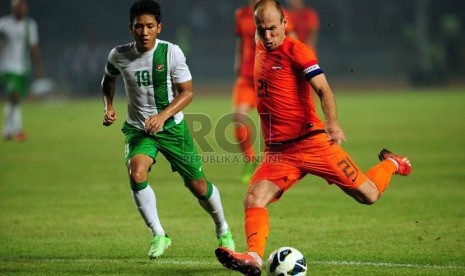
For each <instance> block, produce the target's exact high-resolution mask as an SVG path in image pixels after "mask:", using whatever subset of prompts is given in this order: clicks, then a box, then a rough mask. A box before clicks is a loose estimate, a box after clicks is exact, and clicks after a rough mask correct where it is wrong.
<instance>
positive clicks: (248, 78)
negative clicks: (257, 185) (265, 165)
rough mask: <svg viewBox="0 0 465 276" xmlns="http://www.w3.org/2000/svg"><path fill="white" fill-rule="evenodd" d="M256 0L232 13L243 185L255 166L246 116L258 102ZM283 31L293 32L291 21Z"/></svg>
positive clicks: (235, 105) (235, 110) (235, 113)
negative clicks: (234, 13)
mask: <svg viewBox="0 0 465 276" xmlns="http://www.w3.org/2000/svg"><path fill="white" fill-rule="evenodd" d="M258 1H259V0H248V5H247V6H244V7H240V8H238V9H237V10H236V15H235V32H236V36H237V43H236V53H235V60H234V71H235V73H236V76H237V79H236V82H235V84H234V88H233V120H234V122H235V129H234V135H235V137H236V140H237V142H238V143H239V146H240V149H241V151H242V153H243V155H244V161H245V164H244V167H243V169H242V173H241V176H240V181H241V182H242V183H244V184H247V183H249V180H250V177H251V176H252V174H253V172H254V171H255V168H256V166H257V160H256V159H257V158H256V156H255V150H254V148H253V141H252V129H251V126H250V125H249V120H250V119H249V117H248V116H247V115H248V114H249V113H250V112H251V111H252V109H255V108H256V105H257V96H256V94H255V87H254V79H253V70H254V61H255V39H256V35H255V23H254V21H253V7H254V6H255V4H256V3H257V2H258ZM286 32H287V33H292V32H293V25H292V24H289V25H288V27H287V28H286Z"/></svg>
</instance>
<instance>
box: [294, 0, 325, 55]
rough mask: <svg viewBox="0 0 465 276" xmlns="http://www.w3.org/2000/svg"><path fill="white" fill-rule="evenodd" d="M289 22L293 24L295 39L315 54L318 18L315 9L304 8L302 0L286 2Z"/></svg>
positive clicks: (318, 25)
mask: <svg viewBox="0 0 465 276" xmlns="http://www.w3.org/2000/svg"><path fill="white" fill-rule="evenodd" d="M287 8H288V11H289V20H290V21H291V22H292V23H293V24H294V31H295V34H296V35H297V38H298V39H299V40H300V41H302V42H303V43H305V44H307V45H308V46H309V47H311V48H312V50H313V51H314V52H316V41H317V36H318V30H319V29H320V18H319V16H318V13H317V11H316V10H315V9H312V8H310V7H307V6H305V3H304V0H287Z"/></svg>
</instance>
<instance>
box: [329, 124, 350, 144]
mask: <svg viewBox="0 0 465 276" xmlns="http://www.w3.org/2000/svg"><path fill="white" fill-rule="evenodd" d="M326 133H328V138H329V141H330V142H331V143H337V144H338V145H340V144H342V142H345V141H346V137H345V136H344V132H343V131H342V129H341V128H340V127H339V126H338V125H332V126H329V127H327V128H326Z"/></svg>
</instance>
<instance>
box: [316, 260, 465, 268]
mask: <svg viewBox="0 0 465 276" xmlns="http://www.w3.org/2000/svg"><path fill="white" fill-rule="evenodd" d="M307 264H316V265H319V264H320V265H339V266H375V267H405V268H424V269H459V270H465V266H456V265H429V264H424V265H422V264H400V263H383V262H381V263H376V262H359V261H312V262H307Z"/></svg>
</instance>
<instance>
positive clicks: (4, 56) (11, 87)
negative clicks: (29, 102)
mask: <svg viewBox="0 0 465 276" xmlns="http://www.w3.org/2000/svg"><path fill="white" fill-rule="evenodd" d="M27 9H28V7H27V2H26V0H13V1H11V10H12V14H11V15H8V16H4V17H2V18H0V45H1V53H0V72H1V83H2V87H3V91H4V93H5V95H6V102H5V106H4V109H3V116H4V120H3V122H4V124H3V133H2V134H3V138H4V139H5V140H15V141H23V140H25V139H26V134H25V133H24V131H23V120H22V111H21V105H20V102H21V100H22V99H24V98H25V97H26V96H27V92H28V89H29V75H30V74H29V73H30V69H31V59H32V62H33V65H34V69H35V71H34V73H35V76H36V78H38V77H40V76H41V75H42V68H41V64H40V51H39V32H38V28H37V24H36V22H35V21H34V20H33V19H32V18H30V17H28V16H27V15H26V14H27Z"/></svg>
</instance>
